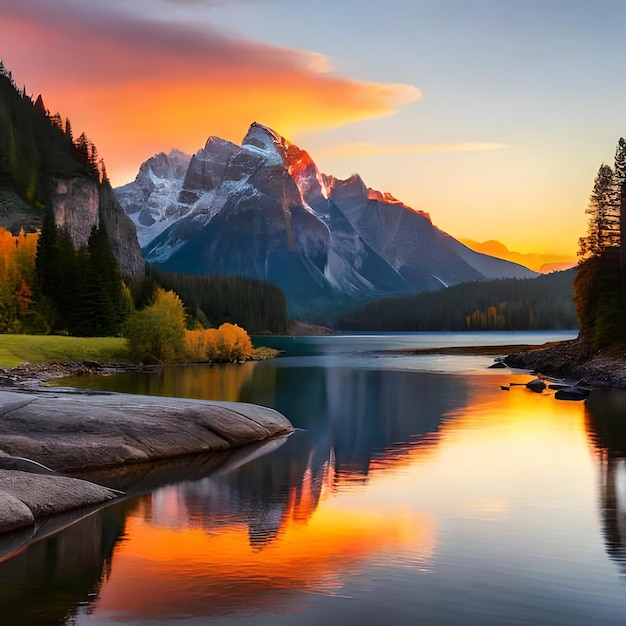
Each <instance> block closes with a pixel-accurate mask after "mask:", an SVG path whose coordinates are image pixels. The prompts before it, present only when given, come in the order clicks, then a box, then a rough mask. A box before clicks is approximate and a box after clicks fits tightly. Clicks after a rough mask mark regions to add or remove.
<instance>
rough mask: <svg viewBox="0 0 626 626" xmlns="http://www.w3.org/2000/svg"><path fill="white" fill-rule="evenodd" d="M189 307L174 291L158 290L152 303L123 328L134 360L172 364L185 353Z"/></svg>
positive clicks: (129, 319)
mask: <svg viewBox="0 0 626 626" xmlns="http://www.w3.org/2000/svg"><path fill="white" fill-rule="evenodd" d="M185 332H186V331H185V308H184V306H183V303H182V301H181V299H180V298H179V297H178V295H176V294H175V293H174V292H173V291H165V290H164V289H161V288H157V290H156V291H155V294H154V299H153V302H152V304H150V305H148V306H147V307H145V308H143V309H141V310H140V311H135V312H133V313H132V314H131V315H130V317H129V318H128V320H127V321H126V323H125V325H124V329H123V334H124V337H126V341H127V343H128V350H129V352H130V355H131V358H133V359H134V360H136V361H141V362H144V363H171V362H173V361H176V360H179V359H181V358H183V356H184V354H185Z"/></svg>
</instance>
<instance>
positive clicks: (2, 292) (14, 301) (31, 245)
mask: <svg viewBox="0 0 626 626" xmlns="http://www.w3.org/2000/svg"><path fill="white" fill-rule="evenodd" d="M36 252H37V235H36V234H34V233H33V234H25V233H24V230H21V231H20V234H19V235H17V237H14V236H13V235H12V234H11V233H10V232H9V231H7V230H5V229H4V228H0V332H3V333H7V332H20V331H21V330H22V322H23V320H24V319H25V318H26V316H27V315H28V312H29V308H30V305H31V304H32V301H33V298H32V296H33V292H32V285H33V284H34V280H35V255H36Z"/></svg>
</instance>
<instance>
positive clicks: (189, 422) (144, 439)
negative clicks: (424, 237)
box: [0, 391, 293, 472]
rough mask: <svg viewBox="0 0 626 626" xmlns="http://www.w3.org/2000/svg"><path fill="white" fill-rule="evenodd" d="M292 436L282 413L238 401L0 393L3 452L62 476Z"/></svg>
mask: <svg viewBox="0 0 626 626" xmlns="http://www.w3.org/2000/svg"><path fill="white" fill-rule="evenodd" d="M291 432H293V427H292V425H291V423H290V422H289V421H288V420H287V419H286V418H285V417H284V416H283V415H281V414H280V413H278V412H277V411H274V410H273V409H269V408H265V407H260V406H256V405H252V404H245V403H239V402H209V401H204V400H188V399H179V398H162V397H155V396H136V395H127V394H79V393H63V392H45V393H41V394H37V395H35V394H22V393H16V392H6V391H0V450H3V451H4V452H6V453H8V454H11V455H13V456H19V457H27V458H29V459H33V460H34V461H37V462H39V463H42V464H44V465H46V466H48V467H50V468H52V469H54V470H56V471H59V472H72V471H84V470H91V469H99V468H104V467H113V466H119V465H123V464H129V463H140V462H146V461H156V460H161V459H166V458H174V457H178V456H183V455H187V454H194V453H199V452H216V451H220V450H226V449H229V448H234V447H238V446H242V445H245V444H249V443H254V442H257V441H263V440H266V439H271V438H275V437H281V436H285V435H288V434H290V433H291Z"/></svg>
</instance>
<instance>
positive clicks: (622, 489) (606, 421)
mask: <svg viewBox="0 0 626 626" xmlns="http://www.w3.org/2000/svg"><path fill="white" fill-rule="evenodd" d="M585 408H586V424H587V435H588V437H589V440H590V442H591V443H592V445H593V448H594V450H595V452H596V454H597V458H598V461H599V469H600V490H599V507H600V515H601V519H602V530H603V533H604V542H605V546H606V551H607V554H608V555H609V557H610V558H611V559H613V560H614V561H615V562H616V563H617V565H618V566H619V568H620V571H621V573H622V574H623V575H625V574H626V392H624V391H620V390H615V389H613V390H596V391H594V392H593V394H591V396H590V397H589V399H588V400H587V402H586V407H585Z"/></svg>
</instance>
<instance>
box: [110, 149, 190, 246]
mask: <svg viewBox="0 0 626 626" xmlns="http://www.w3.org/2000/svg"><path fill="white" fill-rule="evenodd" d="M190 160H191V157H190V156H189V155H188V154H184V153H183V152H180V151H179V150H172V151H171V152H170V153H169V154H165V153H164V152H161V153H159V154H157V155H155V156H153V157H151V158H150V159H148V160H147V161H145V162H144V163H143V164H142V165H141V167H140V168H139V173H138V174H137V177H136V178H135V180H134V181H133V182H131V183H128V184H127V185H124V186H122V187H118V188H117V189H115V190H114V193H115V197H116V198H117V200H118V202H119V203H120V204H121V205H122V207H123V208H124V211H126V214H127V215H128V216H129V217H130V218H131V220H132V221H133V222H134V224H135V227H136V229H137V238H138V239H139V245H140V246H142V247H143V246H145V245H146V244H147V243H149V242H150V241H151V240H152V239H154V238H155V237H157V236H158V235H159V234H160V233H161V232H163V231H164V230H165V229H166V228H167V227H168V226H170V224H172V223H173V222H175V221H176V220H177V219H178V218H179V217H182V215H181V213H180V211H181V206H180V205H179V203H178V194H179V193H180V190H181V188H182V184H183V179H184V177H185V174H186V172H187V168H188V166H189V162H190Z"/></svg>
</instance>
